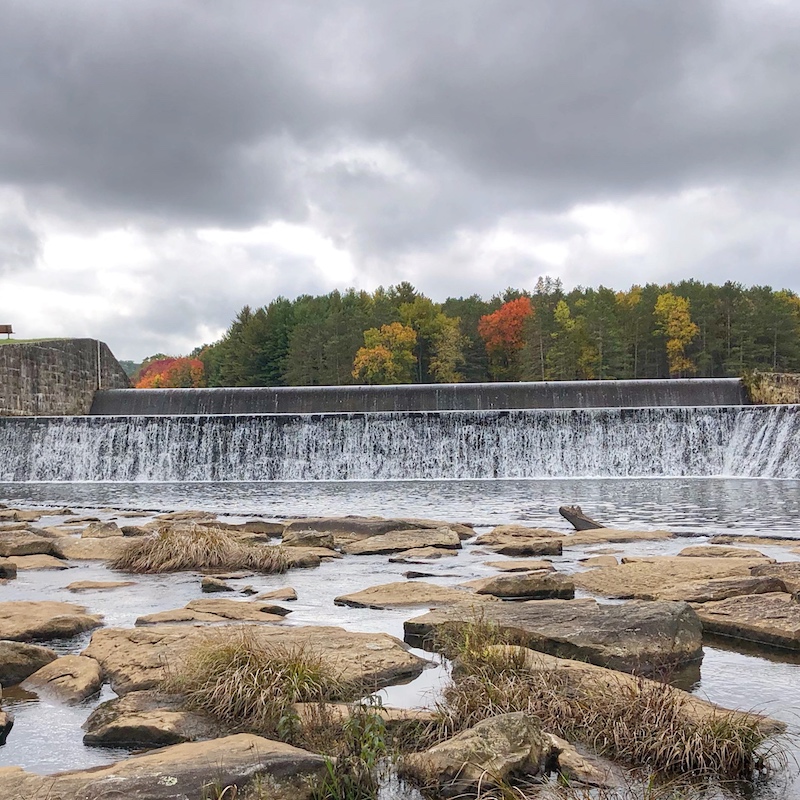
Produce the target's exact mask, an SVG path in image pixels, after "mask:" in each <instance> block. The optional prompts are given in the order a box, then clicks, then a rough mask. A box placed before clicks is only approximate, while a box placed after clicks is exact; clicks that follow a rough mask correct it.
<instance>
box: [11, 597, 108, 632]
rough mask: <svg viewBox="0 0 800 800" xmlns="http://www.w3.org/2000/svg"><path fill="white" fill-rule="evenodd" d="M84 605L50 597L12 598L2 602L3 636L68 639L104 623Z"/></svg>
mask: <svg viewBox="0 0 800 800" xmlns="http://www.w3.org/2000/svg"><path fill="white" fill-rule="evenodd" d="M102 619H103V618H102V617H101V616H99V615H97V614H88V613H87V612H86V609H85V608H84V607H83V606H78V605H75V604H74V603H57V602H53V601H51V600H40V601H34V600H12V601H10V602H7V603H0V639H12V640H14V641H18V642H34V641H40V642H45V641H48V640H50V639H68V638H70V637H72V636H75V635H77V634H79V633H83V632H84V631H90V630H92V629H93V628H97V627H99V626H100V625H102V624H103V622H102Z"/></svg>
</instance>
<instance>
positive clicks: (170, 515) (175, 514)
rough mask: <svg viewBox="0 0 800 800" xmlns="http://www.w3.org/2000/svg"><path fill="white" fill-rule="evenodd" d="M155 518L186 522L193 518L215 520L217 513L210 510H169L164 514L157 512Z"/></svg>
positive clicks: (193, 519)
mask: <svg viewBox="0 0 800 800" xmlns="http://www.w3.org/2000/svg"><path fill="white" fill-rule="evenodd" d="M156 519H161V520H167V521H169V522H186V521H195V520H216V519H217V515H216V514H212V513H211V512H210V511H169V512H167V513H166V514H159V515H158V516H157V517H156Z"/></svg>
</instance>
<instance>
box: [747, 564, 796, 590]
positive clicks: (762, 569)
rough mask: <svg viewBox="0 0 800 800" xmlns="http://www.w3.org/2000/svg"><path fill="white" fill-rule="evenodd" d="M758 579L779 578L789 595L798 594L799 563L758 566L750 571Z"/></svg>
mask: <svg viewBox="0 0 800 800" xmlns="http://www.w3.org/2000/svg"><path fill="white" fill-rule="evenodd" d="M750 574H751V575H753V576H754V577H759V578H779V579H780V580H782V581H783V585H784V586H785V587H786V591H787V592H789V593H790V594H794V593H795V592H800V561H784V562H781V563H780V564H760V565H758V566H756V567H753V568H752V569H751V570H750Z"/></svg>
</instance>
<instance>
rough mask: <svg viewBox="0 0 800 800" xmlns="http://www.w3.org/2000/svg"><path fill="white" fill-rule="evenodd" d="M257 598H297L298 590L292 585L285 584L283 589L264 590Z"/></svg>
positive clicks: (285, 599) (287, 599)
mask: <svg viewBox="0 0 800 800" xmlns="http://www.w3.org/2000/svg"><path fill="white" fill-rule="evenodd" d="M254 599H255V600H283V601H289V600H297V591H296V590H295V589H293V588H292V587H291V586H284V587H283V588H281V589H272V590H270V591H269V592H262V593H261V594H260V595H258V596H257V597H256V598H254Z"/></svg>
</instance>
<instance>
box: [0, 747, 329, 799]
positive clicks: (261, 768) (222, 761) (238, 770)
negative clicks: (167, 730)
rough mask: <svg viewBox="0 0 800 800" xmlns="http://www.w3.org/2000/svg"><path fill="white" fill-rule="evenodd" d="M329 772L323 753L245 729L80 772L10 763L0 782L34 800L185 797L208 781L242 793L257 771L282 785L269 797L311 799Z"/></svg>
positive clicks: (8, 792)
mask: <svg viewBox="0 0 800 800" xmlns="http://www.w3.org/2000/svg"><path fill="white" fill-rule="evenodd" d="M325 771H326V766H325V759H324V758H323V757H322V756H320V755H316V754H314V753H309V752H307V751H306V750H300V749H299V748H297V747H292V746H291V745H288V744H283V743H282V742H275V741H272V740H270V739H264V738H262V737H260V736H253V735H251V734H247V733H240V734H237V735H235V736H227V737H225V738H223V739H212V740H211V741H208V742H189V743H186V744H176V745H173V746H172V747H165V748H162V749H160V750H156V751H154V752H151V753H146V754H144V755H140V756H134V757H133V758H129V759H126V760H124V761H119V762H117V763H116V764H111V765H110V766H106V767H94V768H92V769H89V770H83V771H80V772H61V773H58V774H56V775H34V774H32V773H30V772H25V771H24V770H22V769H20V768H19V767H5V768H2V769H0V786H2V787H3V792H4V794H5V796H6V797H9V798H17V797H20V798H23V797H24V798H31V799H32V800H76V798H80V800H109V798H127V800H186V799H187V798H192V799H194V798H201V797H203V796H204V793H205V792H206V791H207V787H209V786H219V787H222V788H224V787H227V786H236V787H237V791H236V793H235V794H236V795H237V796H239V795H240V794H243V792H242V791H241V790H243V789H244V788H245V787H246V786H247V784H248V783H250V781H252V780H253V778H254V777H255V776H257V775H265V776H268V775H272V776H274V778H275V780H276V781H277V782H278V786H276V787H275V789H274V790H272V791H271V793H270V800H290V799H291V800H308V798H309V797H310V789H309V788H308V786H307V784H308V782H309V781H315V780H318V779H320V778H321V777H322V776H323V775H324V774H325ZM281 784H284V785H285V784H289V786H281ZM304 787H305V788H304ZM229 794H231V793H230V792H229Z"/></svg>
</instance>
